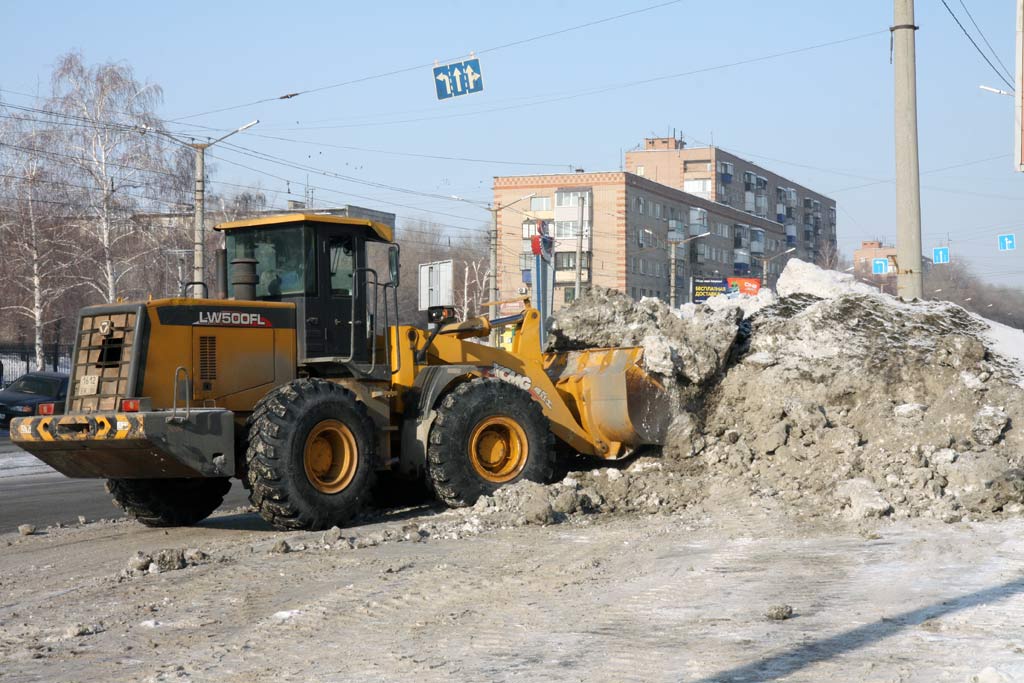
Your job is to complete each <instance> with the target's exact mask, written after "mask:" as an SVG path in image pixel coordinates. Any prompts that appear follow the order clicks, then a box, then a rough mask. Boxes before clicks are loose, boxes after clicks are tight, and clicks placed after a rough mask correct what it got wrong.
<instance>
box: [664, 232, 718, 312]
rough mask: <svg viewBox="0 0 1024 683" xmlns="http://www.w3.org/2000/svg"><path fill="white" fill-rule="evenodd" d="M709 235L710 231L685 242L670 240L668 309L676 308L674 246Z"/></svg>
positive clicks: (689, 238)
mask: <svg viewBox="0 0 1024 683" xmlns="http://www.w3.org/2000/svg"><path fill="white" fill-rule="evenodd" d="M710 234H711V231H708V232H702V233H701V234H699V235H694V236H692V237H687V238H686V239H685V240H672V242H671V243H670V244H669V250H670V251H669V254H670V255H669V261H670V262H671V263H670V269H669V274H668V305H669V308H675V307H676V245H679V244H686V243H687V242H692V241H693V240H696V239H700V238H701V237H707V236H708V235H710Z"/></svg>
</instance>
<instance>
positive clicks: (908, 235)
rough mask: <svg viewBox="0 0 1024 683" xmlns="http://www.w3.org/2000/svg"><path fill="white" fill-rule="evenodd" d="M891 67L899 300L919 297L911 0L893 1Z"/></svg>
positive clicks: (918, 190)
mask: <svg viewBox="0 0 1024 683" xmlns="http://www.w3.org/2000/svg"><path fill="white" fill-rule="evenodd" d="M893 2H894V6H893V25H892V26H891V27H890V29H889V30H890V32H891V33H892V40H893V69H894V72H895V74H894V75H895V78H894V81H895V86H896V92H895V104H896V112H895V113H896V115H895V124H896V125H895V133H896V258H897V262H898V263H899V268H898V270H897V275H896V287H897V293H898V294H899V296H900V297H901V298H903V299H920V298H921V296H922V294H923V286H922V281H921V177H920V175H921V171H920V165H919V160H918V152H917V65H916V56H915V47H914V31H916V30H917V26H915V25H914V0H893Z"/></svg>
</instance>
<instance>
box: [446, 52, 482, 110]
mask: <svg viewBox="0 0 1024 683" xmlns="http://www.w3.org/2000/svg"><path fill="white" fill-rule="evenodd" d="M434 87H435V88H437V99H439V100H447V99H450V98H452V97H459V96H460V95H469V94H470V93H475V92H480V91H481V90H483V89H484V77H483V74H481V73H480V60H479V59H467V60H466V61H464V62H452V63H451V64H444V65H442V66H435V67H434Z"/></svg>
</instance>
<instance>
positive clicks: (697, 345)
mask: <svg viewBox="0 0 1024 683" xmlns="http://www.w3.org/2000/svg"><path fill="white" fill-rule="evenodd" d="M742 317H743V313H742V311H741V310H740V309H739V308H738V307H723V308H722V309H721V310H717V311H716V310H712V309H710V308H704V309H702V310H700V311H697V312H696V313H695V314H694V315H693V316H691V317H689V318H686V319H682V318H680V317H679V316H678V315H676V314H675V313H674V312H673V311H672V309H670V308H669V307H668V306H667V305H666V304H665V303H664V302H662V301H659V300H658V299H650V298H645V299H643V300H642V301H640V302H639V303H637V302H634V301H633V300H632V299H631V298H629V297H628V296H626V295H625V294H622V293H620V292H617V291H614V290H609V289H604V288H602V287H594V288H593V289H591V290H590V291H589V292H588V293H587V295H586V296H584V297H581V298H580V299H578V300H577V301H574V302H573V303H572V305H571V306H569V307H568V308H566V309H563V310H562V311H559V312H558V314H557V315H556V316H555V320H554V323H553V324H552V327H551V334H550V335H549V339H548V350H549V351H573V350H578V349H588V348H607V347H615V346H642V347H644V350H645V351H644V368H645V369H646V370H647V371H648V372H650V373H653V374H655V375H658V376H660V377H663V378H667V379H669V380H675V381H677V382H678V383H679V384H680V385H681V387H682V388H689V387H701V386H703V385H705V384H706V383H708V382H709V381H711V380H712V378H714V377H715V376H716V375H717V374H718V373H719V372H720V371H721V370H722V369H723V368H724V367H725V364H726V361H727V359H728V356H729V352H730V350H731V349H732V347H733V344H734V343H735V341H736V337H737V334H738V333H739V329H740V326H739V323H740V320H741V319H742Z"/></svg>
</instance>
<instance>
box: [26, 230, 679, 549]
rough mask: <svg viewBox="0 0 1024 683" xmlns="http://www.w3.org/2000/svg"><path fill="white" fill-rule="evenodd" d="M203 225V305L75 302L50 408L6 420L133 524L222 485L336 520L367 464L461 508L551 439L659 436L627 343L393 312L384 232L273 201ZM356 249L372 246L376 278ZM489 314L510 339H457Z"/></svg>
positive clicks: (564, 443)
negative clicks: (254, 214) (64, 394)
mask: <svg viewBox="0 0 1024 683" xmlns="http://www.w3.org/2000/svg"><path fill="white" fill-rule="evenodd" d="M217 229H218V230H221V231H223V233H224V236H225V246H226V248H225V250H224V251H223V252H222V255H221V258H222V264H221V266H222V267H221V268H220V269H219V270H220V272H222V273H225V275H224V276H223V277H221V278H219V279H220V283H219V284H218V288H219V289H221V291H222V294H221V296H220V298H215V299H206V298H187V297H185V296H184V295H183V296H182V297H180V298H169V299H157V300H149V301H144V302H138V303H123V304H122V303H118V304H110V305H101V306H91V307H88V308H85V309H83V310H82V311H81V313H80V316H79V321H78V333H77V339H76V343H75V348H74V356H73V358H72V366H73V367H72V371H71V378H70V384H69V391H68V398H67V401H66V408H65V411H64V414H62V415H37V416H34V417H26V418H20V419H16V420H14V421H13V422H12V424H11V440H12V441H13V442H15V443H16V444H18V445H19V446H21V447H22V448H24V449H25V450H27V451H29V452H30V453H33V454H34V455H35V456H37V457H38V458H39V459H41V460H43V461H44V462H46V463H47V464H49V465H50V466H51V467H53V468H54V469H56V470H58V471H60V472H62V473H64V474H65V475H67V476H69V477H99V478H105V479H107V480H108V483H107V488H108V490H109V491H110V493H111V494H112V495H113V497H114V500H115V502H116V503H117V504H118V505H119V506H120V507H121V508H123V509H124V510H125V511H127V512H128V513H129V514H131V515H132V516H134V517H136V518H137V519H139V520H140V521H141V522H143V523H144V524H148V525H151V526H175V525H189V524H194V523H196V522H198V521H200V520H202V519H204V518H205V517H206V516H207V515H209V514H210V513H211V512H213V511H214V510H215V509H216V508H217V507H218V506H219V505H220V503H221V502H222V500H223V497H224V495H225V493H226V492H227V491H228V489H229V487H230V482H231V479H232V478H238V479H241V480H242V483H243V484H244V485H245V486H246V487H247V488H248V489H249V491H250V494H249V495H250V500H251V501H252V504H253V505H254V506H255V507H256V509H257V510H258V511H259V513H260V514H261V515H262V516H263V517H264V518H265V519H266V520H267V521H268V522H270V523H271V524H272V525H273V526H275V527H277V528H281V529H323V528H326V527H330V526H331V525H335V524H343V523H344V522H345V521H346V520H348V519H349V518H351V516H352V515H354V514H355V513H357V512H358V511H359V510H360V509H361V507H362V506H363V505H364V504H365V503H366V501H367V498H368V495H369V490H370V486H371V484H372V483H373V480H374V477H375V476H376V474H377V473H378V472H380V471H384V470H390V471H392V472H394V473H395V474H397V475H401V476H404V477H408V478H413V479H415V478H420V479H422V480H424V481H426V483H427V484H428V485H429V486H430V488H431V489H432V490H433V491H434V492H435V493H436V495H437V497H438V498H439V499H440V500H442V501H443V502H444V503H445V504H447V505H449V506H464V505H471V504H473V503H474V502H475V501H476V500H477V498H478V497H480V496H481V495H486V494H490V493H492V492H494V491H495V490H497V489H498V488H499V487H500V486H503V485H506V484H510V483H513V482H516V481H520V480H524V479H527V480H532V481H540V482H544V481H548V480H550V479H551V478H552V476H553V473H554V472H555V471H556V469H557V463H556V453H557V452H558V451H567V452H572V453H581V454H585V455H592V456H597V457H599V458H605V459H614V458H621V457H623V456H625V455H627V454H628V453H630V452H631V451H633V450H635V449H636V448H638V447H640V446H642V445H646V444H659V443H661V442H662V440H663V438H664V433H665V430H666V420H667V410H666V409H665V402H664V393H663V391H662V387H661V386H660V385H659V383H658V382H657V381H655V380H654V379H653V378H652V377H650V376H648V375H647V374H646V373H645V372H644V371H643V370H642V369H641V359H642V354H643V349H641V348H614V349H595V350H586V351H577V352H567V353H544V352H543V351H542V349H541V341H540V323H541V321H540V319H539V313H538V312H537V310H536V309H534V308H532V307H530V305H529V302H528V301H527V300H525V299H524V300H523V302H522V304H523V309H522V311H521V312H518V313H516V314H514V315H510V316H506V317H503V318H501V319H495V320H490V319H487V318H485V317H480V318H471V319H468V320H462V321H457V320H455V318H454V315H453V313H452V311H451V309H447V308H444V307H439V308H433V309H431V310H430V311H429V313H428V318H429V320H428V323H429V324H428V328H429V329H421V328H417V327H411V326H403V325H397V324H394V322H395V321H394V318H395V316H396V311H397V287H398V284H399V266H398V260H399V259H398V256H399V251H398V245H397V244H395V243H394V240H393V234H392V230H391V228H389V227H388V226H386V225H382V224H380V223H375V222H372V221H367V220H361V219H354V218H346V217H338V216H328V215H314V214H288V215H282V216H274V217H268V218H259V219H254V220H248V221H239V222H233V223H225V224H222V225H219V226H217ZM373 243H379V244H380V245H382V246H379V247H377V248H380V249H385V248H386V249H387V256H388V258H387V263H388V271H389V272H388V279H387V281H386V282H382V281H381V280H380V279H379V278H378V274H377V272H376V271H375V270H374V269H373V268H371V267H370V263H369V261H368V260H367V245H369V244H373ZM382 255H383V252H382ZM227 273H230V277H228V276H227V275H226V274H227ZM190 284H192V283H190ZM498 327H502V328H512V329H514V337H513V342H512V347H511V350H510V351H506V350H504V349H500V348H495V347H492V346H489V345H487V344H484V343H478V342H474V341H472V340H474V339H478V340H483V339H486V338H487V337H488V336H489V335H490V333H491V331H492V329H495V328H498Z"/></svg>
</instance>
